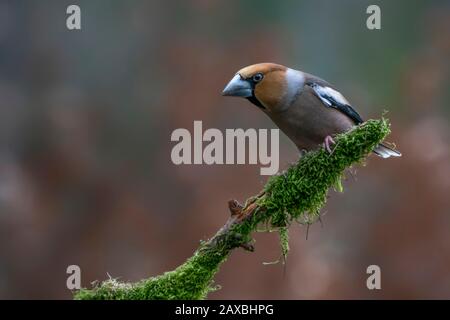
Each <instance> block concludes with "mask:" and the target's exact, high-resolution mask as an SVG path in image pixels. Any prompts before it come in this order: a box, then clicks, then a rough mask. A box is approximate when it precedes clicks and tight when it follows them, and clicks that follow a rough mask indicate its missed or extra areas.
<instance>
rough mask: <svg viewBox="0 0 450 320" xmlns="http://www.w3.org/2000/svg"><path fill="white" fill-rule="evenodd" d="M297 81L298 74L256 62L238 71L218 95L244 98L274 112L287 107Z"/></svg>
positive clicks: (273, 64)
mask: <svg viewBox="0 0 450 320" xmlns="http://www.w3.org/2000/svg"><path fill="white" fill-rule="evenodd" d="M296 80H298V81H296ZM301 81H303V76H302V73H301V72H300V71H295V70H292V69H289V68H287V67H285V66H282V65H279V64H275V63H258V64H253V65H251V66H248V67H245V68H243V69H241V70H239V71H238V72H237V73H236V75H235V76H234V78H233V79H231V81H230V82H229V83H228V84H227V86H226V87H225V89H224V90H223V92H222V95H224V96H234V97H242V98H246V99H248V100H249V101H250V102H252V103H253V104H255V105H257V106H258V107H260V108H262V109H264V111H266V112H276V111H280V110H282V109H283V108H284V107H285V106H286V105H287V102H288V100H289V99H291V98H292V96H293V95H294V93H295V92H294V91H295V90H297V89H298V88H299V86H298V85H300V84H301V83H300V82H301ZM293 85H295V86H296V87H295V88H294V87H293Z"/></svg>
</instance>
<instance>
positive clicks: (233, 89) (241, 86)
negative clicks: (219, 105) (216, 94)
mask: <svg viewBox="0 0 450 320" xmlns="http://www.w3.org/2000/svg"><path fill="white" fill-rule="evenodd" d="M252 91H253V89H252V86H251V84H250V83H249V82H248V81H245V80H244V79H242V77H241V75H240V74H239V73H238V74H236V75H235V76H234V77H233V79H231V81H230V82H228V84H227V86H226V87H225V89H223V91H222V95H223V96H231V97H243V98H249V97H251V96H252V95H253V93H252Z"/></svg>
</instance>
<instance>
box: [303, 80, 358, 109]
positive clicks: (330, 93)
mask: <svg viewBox="0 0 450 320" xmlns="http://www.w3.org/2000/svg"><path fill="white" fill-rule="evenodd" d="M311 87H312V88H313V90H314V92H315V93H316V95H317V96H318V97H319V98H320V100H322V102H323V103H324V104H325V105H326V106H328V107H331V106H332V105H333V104H334V103H333V100H334V101H336V102H337V103H340V104H343V105H349V102H348V101H347V99H345V98H344V96H343V95H342V94H341V93H340V92H338V91H336V90H334V89H333V88H330V87H322V86H320V85H318V84H316V83H314V84H313V85H311Z"/></svg>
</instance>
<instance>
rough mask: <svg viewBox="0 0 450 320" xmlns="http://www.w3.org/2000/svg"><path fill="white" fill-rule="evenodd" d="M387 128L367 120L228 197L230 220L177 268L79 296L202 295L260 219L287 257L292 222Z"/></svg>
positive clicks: (312, 209)
mask: <svg viewBox="0 0 450 320" xmlns="http://www.w3.org/2000/svg"><path fill="white" fill-rule="evenodd" d="M389 132H390V130H389V123H388V121H387V120H385V119H381V120H369V121H367V122H365V123H363V124H361V125H360V126H358V127H355V128H354V129H353V130H351V131H349V132H347V133H344V134H340V135H338V136H337V137H336V139H335V140H336V145H335V147H334V149H333V152H332V153H331V154H329V153H328V152H327V151H325V150H324V149H319V150H317V151H314V152H309V153H307V154H306V155H304V156H303V157H302V158H301V159H300V160H299V161H298V163H296V164H295V165H293V166H291V167H290V168H289V169H287V170H286V171H285V172H283V173H281V174H279V175H276V176H273V177H271V178H270V179H269V181H268V183H267V184H266V185H265V187H264V189H263V190H262V191H261V192H260V193H259V194H258V195H256V196H254V197H252V198H250V199H248V200H247V201H246V203H245V204H244V205H240V204H239V203H238V202H237V201H236V200H231V201H229V203H228V206H229V209H230V212H231V217H230V218H229V219H228V221H227V223H226V224H225V225H224V226H223V227H222V228H221V229H220V230H219V231H218V232H217V233H216V235H214V236H213V237H212V238H211V239H210V240H208V241H206V242H203V243H202V244H201V245H200V247H199V248H198V249H197V250H196V251H195V253H194V255H193V256H192V257H191V258H189V259H188V260H187V261H186V262H185V263H183V264H182V265H181V266H179V267H178V268H176V269H175V270H173V271H169V272H166V273H164V274H162V275H159V276H156V277H152V278H149V279H145V280H142V281H140V282H137V283H122V282H118V281H117V280H115V279H109V280H106V281H104V282H102V283H101V284H96V285H95V286H94V288H93V289H81V290H79V291H78V292H76V293H75V296H74V297H75V299H81V300H91V299H130V300H138V299H203V298H205V297H206V296H207V294H208V293H209V292H210V291H213V290H215V288H214V287H213V286H212V283H213V277H214V275H215V274H216V273H217V271H218V270H219V267H220V265H221V264H222V263H223V262H224V261H225V260H226V259H227V257H228V255H229V254H230V253H231V251H232V250H233V249H235V248H238V247H242V248H244V249H246V250H249V251H253V245H252V237H251V235H252V233H253V232H254V231H256V230H257V228H258V226H260V225H264V226H266V227H268V228H270V229H275V230H278V231H279V233H280V242H281V247H282V250H281V251H282V255H283V256H284V257H285V256H286V254H287V251H288V249H289V246H288V233H287V230H288V227H289V225H290V224H291V223H292V222H299V223H306V224H310V223H312V222H314V221H316V220H317V219H318V218H320V209H321V208H322V207H323V206H324V204H325V202H326V199H327V197H326V196H327V193H328V190H329V189H330V187H335V188H336V189H337V190H339V191H341V190H342V185H341V179H342V177H343V174H344V170H345V169H346V168H348V167H350V166H352V165H353V164H359V163H362V161H363V160H364V159H365V157H367V155H368V154H369V153H370V152H371V151H372V150H373V148H374V147H375V146H376V145H377V144H378V143H380V142H381V141H382V140H383V139H384V138H385V137H386V136H387V135H388V134H389Z"/></svg>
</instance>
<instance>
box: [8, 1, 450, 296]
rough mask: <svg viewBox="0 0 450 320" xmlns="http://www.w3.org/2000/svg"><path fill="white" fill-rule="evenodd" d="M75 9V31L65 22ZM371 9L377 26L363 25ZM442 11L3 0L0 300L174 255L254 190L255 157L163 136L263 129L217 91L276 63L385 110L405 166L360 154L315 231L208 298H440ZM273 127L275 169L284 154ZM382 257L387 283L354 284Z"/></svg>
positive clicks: (447, 162)
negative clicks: (71, 275) (204, 152)
mask: <svg viewBox="0 0 450 320" xmlns="http://www.w3.org/2000/svg"><path fill="white" fill-rule="evenodd" d="M69 4H78V5H80V7H81V10H82V30H81V31H68V30H67V29H66V17H67V15H66V13H65V12H66V8H67V6H68V5H69ZM370 4H378V5H379V6H380V7H381V16H382V29H381V30H375V31H370V30H368V29H367V28H366V19H367V17H368V15H367V14H366V8H367V7H368V6H369V5H370ZM449 58H450V3H449V2H448V1H406V0H404V1H362V0H354V1H350V0H346V1H332V0H328V1H283V2H281V1H261V0H258V1H256V0H254V1H235V0H227V1H208V0H191V1H184V0H183V1H181V0H179V1H145V0H131V1H119V0H114V1H113V0H102V1H100V0H98V1H87V0H85V1H62V0H53V1H50V0H41V1H32V0H21V1H13V0H10V1H7V0H1V1H0V298H8V299H11V298H22V299H70V298H71V296H72V295H71V292H70V291H69V290H68V289H67V288H66V278H67V274H66V268H67V266H68V265H71V264H76V265H79V266H80V267H81V270H82V285H83V286H84V287H88V286H90V283H91V282H92V281H94V280H104V279H106V278H107V277H108V275H107V273H108V274H109V275H111V276H112V277H120V279H121V280H127V281H137V280H140V279H142V278H146V277H149V276H152V275H157V274H160V273H162V272H164V271H167V270H171V269H173V268H175V267H176V266H177V265H179V264H181V263H182V262H183V261H184V260H185V259H186V258H187V257H189V256H190V255H191V254H192V252H193V251H194V250H195V248H196V247H197V245H198V244H199V241H200V240H201V239H206V238H208V237H209V236H211V235H212V234H214V233H215V231H216V230H217V229H218V228H219V227H220V226H221V225H222V224H223V223H224V222H225V221H226V219H227V217H228V215H229V213H228V211H227V205H226V202H227V200H228V199H231V198H236V199H238V200H241V201H242V200H244V199H246V198H247V197H249V196H251V195H253V194H255V193H257V192H258V191H259V190H260V189H261V188H262V186H263V185H264V182H265V180H266V177H263V176H260V175H259V166H257V165H225V166H218V165H215V166H206V165H197V166H194V165H192V166H188V165H184V166H175V165H173V164H172V162H171V160H170V151H171V148H172V147H173V145H174V143H172V142H171V141H170V134H171V132H172V131H173V130H174V129H176V128H187V129H189V130H191V131H192V128H193V121H194V120H202V121H203V127H204V128H211V127H214V128H220V129H225V128H257V129H258V128H274V125H273V124H272V123H271V122H270V121H269V120H268V118H266V116H265V115H264V114H263V113H261V112H260V111H259V110H257V108H255V107H254V106H253V105H251V104H249V103H248V102H246V101H245V100H239V99H230V98H224V97H221V95H220V92H221V90H222V89H223V87H224V85H225V84H226V82H227V81H228V80H229V79H230V78H231V77H232V76H233V74H234V73H235V72H236V71H237V70H238V69H240V68H241V67H243V66H245V65H248V64H253V63H256V62H265V61H272V62H278V63H281V64H284V65H287V66H290V67H293V68H297V69H301V70H304V71H307V72H310V73H313V74H316V75H318V76H320V77H323V78H325V79H327V80H328V81H330V82H331V83H333V84H335V85H336V86H338V87H339V88H340V89H341V91H342V92H343V93H344V94H345V95H346V96H347V97H348V98H349V100H350V101H351V102H352V103H353V104H354V105H355V106H356V107H357V109H358V110H359V111H360V113H361V114H362V115H363V117H366V118H371V117H372V118H378V117H380V116H381V114H382V112H383V110H388V111H389V113H388V114H387V117H388V118H390V120H391V122H392V130H393V133H392V135H391V136H390V137H389V139H388V140H389V141H392V142H395V143H396V144H397V146H398V147H399V149H400V150H401V151H402V152H403V155H404V156H403V157H402V158H401V159H389V160H382V159H379V158H377V157H373V156H371V157H370V158H369V159H368V160H367V166H366V167H359V168H358V170H357V171H358V173H357V175H356V180H355V179H353V178H351V176H349V178H348V179H347V181H346V182H345V192H344V193H342V194H339V193H335V192H331V193H330V198H329V202H328V205H327V207H326V208H324V213H325V216H324V217H323V222H324V226H323V227H321V226H320V224H314V225H312V226H311V228H310V230H309V237H308V240H306V239H305V235H306V227H304V226H296V225H294V226H292V227H291V241H290V245H291V253H290V255H289V257H288V264H287V266H286V274H285V276H283V266H282V265H270V266H267V265H263V262H265V261H272V260H276V259H277V258H278V256H279V254H280V250H279V247H278V238H277V235H276V234H275V233H270V234H265V233H261V234H257V235H256V236H255V238H256V252H255V253H253V254H251V253H246V252H243V251H240V250H236V251H235V252H234V253H233V254H232V256H231V257H230V259H229V260H228V261H227V262H226V263H225V264H224V265H223V267H222V269H221V271H220V273H219V274H218V276H217V278H216V283H217V284H220V285H221V286H222V289H221V290H219V291H217V292H215V293H212V294H211V295H210V296H209V298H210V299H220V298H228V299H244V298H246V299H253V298H255V299H256V298H257V299H327V298H337V299H346V298H350V299H359V298H369V299H389V298H412V299H417V298H420V299H422V298H424V299H427V298H447V299H448V298H450V232H449V231H450V216H449V213H450V209H449V208H450V147H449V138H450V137H449V134H450V132H449V130H450V129H449V117H450V108H449V103H450V90H449V89H450V85H449V80H450V68H449V61H450V59H449ZM297 157H298V156H297V153H296V149H295V147H294V145H293V144H292V143H291V142H289V141H288V140H287V138H286V137H285V136H283V135H282V136H281V155H280V159H281V168H282V169H283V168H286V167H287V166H288V165H289V164H290V163H292V162H293V161H295V160H296V159H297ZM371 264H377V265H379V266H380V267H381V272H382V290H374V291H369V290H368V289H367V288H366V278H367V274H366V268H367V266H368V265H371Z"/></svg>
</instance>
